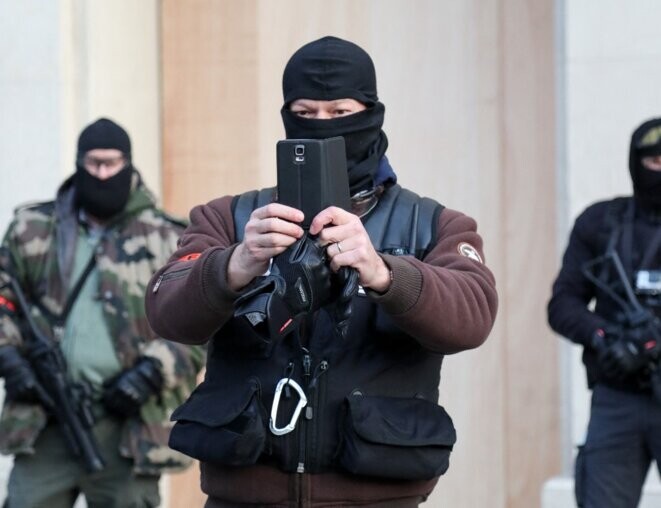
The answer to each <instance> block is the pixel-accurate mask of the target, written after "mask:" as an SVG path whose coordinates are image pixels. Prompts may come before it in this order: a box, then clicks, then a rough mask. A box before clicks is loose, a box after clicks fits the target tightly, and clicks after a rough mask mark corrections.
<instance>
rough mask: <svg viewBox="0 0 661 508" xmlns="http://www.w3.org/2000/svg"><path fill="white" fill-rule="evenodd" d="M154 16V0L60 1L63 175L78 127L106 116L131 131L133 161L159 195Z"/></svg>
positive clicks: (158, 77)
mask: <svg viewBox="0 0 661 508" xmlns="http://www.w3.org/2000/svg"><path fill="white" fill-rule="evenodd" d="M159 13H160V11H159V2H158V1H157V0H140V2H134V1H131V0H114V1H113V2H103V1H100V0H60V9H59V17H60V19H59V23H60V27H61V30H60V33H59V45H60V48H61V50H60V52H59V55H58V56H59V69H60V83H61V97H60V101H61V108H62V114H61V118H60V122H61V132H62V136H63V143H62V145H61V147H60V149H61V160H60V165H61V168H62V169H63V174H65V175H66V174H69V173H71V172H72V171H73V162H74V158H75V150H76V142H77V139H78V134H79V132H80V130H81V128H82V127H84V126H85V125H87V124H88V123H90V122H91V121H94V120H96V119H97V118H99V117H101V116H107V117H110V118H112V119H113V120H115V121H116V122H118V123H119V124H120V125H122V126H123V127H124V128H125V129H126V130H127V131H128V133H129V135H130V136H131V143H132V151H133V162H134V164H135V166H136V167H137V168H138V169H139V170H140V172H141V174H142V176H143V177H144V179H145V181H146V182H147V185H148V186H149V187H150V188H151V189H152V190H153V191H154V192H156V193H157V194H160V191H161V131H160V125H161V118H160V107H161V97H160V80H161V75H160V58H159V57H160V53H159V52H160V40H159V34H160V32H159V30H160V23H159V21H160V17H159Z"/></svg>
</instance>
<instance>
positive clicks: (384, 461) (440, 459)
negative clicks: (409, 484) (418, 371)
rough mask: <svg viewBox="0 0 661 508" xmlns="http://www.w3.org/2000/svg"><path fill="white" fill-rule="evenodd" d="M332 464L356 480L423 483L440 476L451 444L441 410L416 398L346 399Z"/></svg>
mask: <svg viewBox="0 0 661 508" xmlns="http://www.w3.org/2000/svg"><path fill="white" fill-rule="evenodd" d="M346 409H347V411H346V417H345V419H344V422H343V424H342V427H341V430H340V432H341V433H342V443H341V445H340V449H339V455H338V461H339V463H340V465H341V466H342V467H343V468H344V469H346V470H347V471H348V472H350V473H353V474H358V475H366V476H377V477H383V478H396V479H402V480H427V479H431V478H435V477H437V476H440V475H442V474H443V473H445V472H446V471H447V469H448V466H449V460H450V452H451V451H452V446H453V445H454V443H455V441H456V433H455V429H454V426H453V424H452V419H451V418H450V416H449V415H448V414H447V413H446V412H445V410H444V409H443V408H442V407H441V406H439V405H438V404H435V403H433V402H430V401H428V400H424V399H417V398H394V397H373V396H366V395H360V394H353V395H350V396H349V397H347V398H346Z"/></svg>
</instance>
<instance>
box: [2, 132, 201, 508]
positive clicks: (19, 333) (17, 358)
mask: <svg viewBox="0 0 661 508" xmlns="http://www.w3.org/2000/svg"><path fill="white" fill-rule="evenodd" d="M183 227H184V224H182V223H180V222H178V221H176V220H174V219H172V218H170V217H168V216H167V215H166V214H164V213H163V212H162V211H161V210H159V209H157V208H156V205H155V202H154V198H153V197H152V195H151V194H150V192H149V191H148V189H147V188H146V187H145V186H144V184H143V183H142V181H141V178H140V175H139V173H138V172H137V171H136V170H135V169H134V168H133V166H132V164H131V148H130V140H129V137H128V134H127V133H126V131H124V129H122V128H121V127H120V126H119V125H117V124H115V123H114V122H112V121H111V120H107V119H100V120H98V121H97V122H95V123H93V124H91V125H89V126H88V127H87V128H86V129H84V130H83V132H82V133H81V135H80V138H79V141H78V159H77V169H76V173H75V174H74V175H73V176H72V177H71V178H69V179H68V180H67V181H65V182H64V184H63V185H62V187H61V188H60V189H59V191H58V194H57V197H56V199H55V201H51V202H46V203H39V204H34V205H28V206H24V207H20V208H18V209H17V211H16V214H15V217H14V219H13V221H12V223H11V224H10V226H9V229H8V231H7V233H6V234H5V237H4V241H3V247H5V249H6V250H5V252H6V253H7V256H6V257H8V258H9V259H10V260H11V264H12V265H13V268H12V271H13V276H14V277H15V278H16V280H17V282H18V283H19V284H20V286H21V287H22V289H23V292H24V293H25V294H26V295H27V296H28V298H29V299H30V301H31V304H32V309H31V314H32V315H33V317H34V318H35V322H36V323H37V324H38V326H39V328H40V329H41V331H42V332H43V333H44V334H46V335H47V336H48V337H49V339H50V340H53V341H55V343H56V344H57V345H58V347H60V349H61V351H62V354H63V356H64V358H65V360H66V363H67V373H68V377H69V378H70V379H71V381H75V382H80V383H84V384H86V385H87V386H88V387H89V388H90V392H91V399H92V409H93V413H94V414H95V416H96V423H95V425H94V428H93V434H94V436H95V437H96V440H97V442H98V444H99V449H100V452H101V455H102V456H103V460H104V463H105V467H104V469H103V470H102V471H100V472H96V473H93V474H91V473H89V472H88V471H86V469H85V467H84V464H83V463H82V462H81V461H80V460H77V459H76V458H75V457H74V456H73V455H72V454H71V452H70V451H69V450H68V449H66V446H65V444H64V440H63V439H62V435H61V433H60V430H59V429H58V428H57V423H56V422H54V421H53V419H52V418H49V414H47V411H45V410H44V408H43V406H42V405H41V404H39V401H38V396H37V394H36V391H35V388H36V385H37V383H38V381H37V379H38V376H36V375H35V372H34V370H33V368H32V366H31V365H30V363H29V362H28V360H27V357H26V345H27V344H28V343H29V337H27V336H26V331H25V330H26V328H25V326H23V324H22V323H23V319H22V316H21V315H20V308H19V306H18V305H17V301H16V295H15V294H14V293H13V292H12V291H11V289H10V287H9V285H8V284H7V281H8V280H9V279H8V277H9V276H8V274H7V273H4V272H0V278H2V279H4V280H3V282H4V284H2V285H1V286H0V287H1V289H0V376H2V377H4V378H5V388H6V392H7V394H6V400H5V404H4V408H3V411H2V417H1V418H0V452H2V453H5V454H13V455H15V456H16V457H15V462H14V468H13V470H12V473H11V477H10V481H9V489H8V491H9V506H11V507H12V508H18V507H21V506H25V507H28V506H29V507H32V506H37V505H38V506H42V505H43V506H46V505H47V506H49V507H50V508H56V507H58V508H59V507H60V506H63V507H65V506H72V505H73V503H74V501H75V499H76V497H77V495H78V493H80V492H82V493H83V494H84V495H85V497H86V499H87V503H88V506H91V507H93V506H136V507H138V506H140V507H141V506H157V505H158V504H159V502H160V500H159V495H158V477H159V475H160V473H161V472H163V471H165V470H177V469H181V468H183V467H185V466H187V465H188V463H189V461H188V459H187V458H186V457H184V456H183V455H181V454H179V453H177V452H174V451H173V450H171V449H169V448H168V446H167V438H168V435H169V430H170V424H169V417H170V414H171V412H172V410H173V409H174V408H175V407H176V406H178V405H179V404H180V403H181V402H183V401H184V400H185V399H186V398H187V396H188V395H189V393H190V391H191V390H192V388H193V387H194V386H195V380H196V374H197V372H198V371H199V369H200V368H201V365H202V363H203V358H202V356H203V355H202V353H201V351H200V350H198V349H192V348H189V347H186V346H181V345H178V344H175V343H173V342H169V341H163V340H162V339H160V338H158V337H156V336H155V334H154V332H153V331H152V330H151V328H150V326H149V324H148V322H147V320H146V318H145V311H144V303H143V299H144V293H145V288H146V286H147V283H148V282H149V279H150V277H151V275H152V274H153V272H154V271H155V270H156V269H157V268H158V267H160V266H161V265H162V264H163V263H164V262H166V261H167V259H168V258H169V257H170V255H171V254H172V253H173V252H174V250H175V249H176V245H177V239H178V237H179V234H180V233H181V231H182V230H183ZM81 280H82V283H80V284H79V282H78V281H81ZM77 285H79V286H80V288H77V287H76V286H77Z"/></svg>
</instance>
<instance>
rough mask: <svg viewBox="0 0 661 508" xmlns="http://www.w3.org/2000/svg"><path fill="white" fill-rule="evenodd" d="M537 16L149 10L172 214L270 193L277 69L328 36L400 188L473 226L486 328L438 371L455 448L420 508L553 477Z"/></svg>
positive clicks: (548, 34) (445, 9)
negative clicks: (373, 121) (383, 136)
mask: <svg viewBox="0 0 661 508" xmlns="http://www.w3.org/2000/svg"><path fill="white" fill-rule="evenodd" d="M331 6H332V7H331ZM552 9H553V2H552V1H551V0H539V1H535V2H526V1H524V0H479V1H478V0H471V1H459V0H452V1H450V0H448V1H444V2H438V1H416V2H408V1H403V0H402V1H400V0H388V1H384V0H380V1H376V0H374V1H366V0H365V1H360V2H356V1H348V0H344V1H335V2H333V3H332V4H330V3H328V2H323V1H303V0H300V1H297V0H290V1H286V2H285V1H281V2H268V1H256V0H251V1H243V2H229V1H228V2H218V1H213V0H198V1H196V2H188V3H184V2H178V1H176V0H164V1H163V3H162V14H163V18H162V19H163V29H162V44H163V53H162V54H163V85H162V86H163V97H164V103H163V139H164V152H163V153H164V157H163V163H164V171H165V172H164V190H165V199H166V204H167V205H169V206H170V207H172V208H173V209H174V210H176V211H177V212H179V213H182V212H185V211H187V210H188V209H189V208H190V207H191V206H193V205H194V204H197V203H200V202H204V201H207V200H209V199H212V198H214V197H217V196H220V195H223V194H227V193H235V192H240V191H243V190H247V189H250V188H254V187H261V186H267V185H271V184H273V183H274V181H275V156H274V155H275V148H274V147H275V143H276V141H277V140H278V139H281V138H282V137H283V136H284V134H283V130H282V127H281V123H280V117H279V109H280V105H281V92H280V79H281V73H282V68H283V66H284V64H285V62H286V60H287V58H288V57H289V56H290V55H291V53H292V52H293V51H294V50H295V49H296V48H298V47H299V46H301V45H302V44H303V43H305V42H308V41H309V40H312V39H313V38H316V37H320V36H323V35H327V34H334V35H337V36H340V37H346V38H348V39H351V40H353V41H355V42H357V43H358V44H360V45H362V46H363V47H364V48H365V49H366V50H367V51H368V52H369V53H370V54H371V55H372V57H373V59H374V61H375V64H376V68H377V75H378V79H379V95H380V98H381V100H382V101H383V102H384V103H385V104H386V107H387V112H386V123H385V130H386V132H387V134H388V136H389V139H390V148H389V150H388V155H389V157H390V159H391V162H392V163H393V166H394V167H395V169H396V171H397V172H398V175H399V178H400V182H401V183H403V184H404V185H406V186H407V187H410V188H412V189H413V190H416V191H418V192H420V193H423V194H426V195H429V196H431V197H434V198H436V199H438V200H439V201H441V202H442V203H444V204H446V205H447V206H449V207H452V208H458V209H460V210H462V211H464V212H466V213H468V214H469V215H472V216H474V217H475V218H476V219H477V221H478V223H479V230H480V232H481V233H482V235H483V237H484V240H485V246H486V247H485V251H486V256H487V260H488V263H489V265H490V266H491V267H492V269H493V270H494V272H495V274H496V276H497V279H498V287H499V290H500V296H501V306H500V313H499V317H498V321H497V324H496V327H495V329H494V332H493V333H492V336H491V338H490V339H489V341H488V342H487V344H486V345H485V346H484V347H482V348H480V349H479V350H477V351H474V352H468V353H463V354H460V355H456V356H453V357H449V358H447V360H446V363H445V366H444V369H443V381H442V383H441V399H442V403H443V404H444V405H445V407H446V408H447V409H448V411H449V412H450V413H451V414H452V415H453V418H454V421H455V425H456V427H457V429H458V435H459V441H458V443H457V446H456V448H455V451H454V452H453V457H452V466H451V469H450V471H449V473H448V474H447V475H446V476H445V477H443V478H442V479H441V481H440V483H439V486H438V487H437V489H436V491H435V493H434V495H433V496H432V500H431V501H430V503H429V505H430V506H456V507H469V506H470V507H472V506H488V507H490V508H491V507H493V508H505V507H507V508H518V507H521V508H524V507H525V508H530V507H534V506H538V504H539V493H540V489H541V485H542V482H543V480H544V479H546V478H547V477H549V476H551V475H553V474H555V473H557V472H559V468H560V449H559V444H560V440H559V425H558V409H557V405H558V400H557V386H556V384H557V366H556V365H557V363H556V346H557V343H556V341H555V340H554V339H553V338H552V337H551V335H550V333H549V332H548V331H547V327H546V325H545V315H544V303H545V301H546V299H547V297H548V291H549V285H550V282H551V278H552V276H553V271H554V270H555V267H556V262H557V260H556V259H555V258H556V255H555V254H556V253H555V249H554V246H555V243H554V232H555V225H554V212H553V210H554V206H555V191H554V189H555V176H554V170H555V166H554V164H555V162H554V127H555V126H554V75H553V68H554V53H553V51H554V41H553V10H552ZM175 481H184V480H183V479H181V478H178V479H176V480H175ZM188 481H190V482H191V483H190V484H189V485H195V486H196V485H197V484H196V480H194V479H193V480H188ZM173 491H175V492H182V493H183V489H180V488H177V487H173ZM177 502H181V503H184V504H181V506H185V501H177ZM173 506H177V504H176V503H175V501H174V498H173Z"/></svg>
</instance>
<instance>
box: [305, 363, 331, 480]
mask: <svg viewBox="0 0 661 508" xmlns="http://www.w3.org/2000/svg"><path fill="white" fill-rule="evenodd" d="M327 370H328V362H327V361H326V360H322V361H321V362H319V363H318V364H317V366H316V367H315V368H314V372H313V373H312V379H311V381H310V384H309V385H308V398H309V403H308V406H307V407H306V408H305V420H306V421H308V422H310V425H311V426H312V427H311V431H310V432H308V435H307V438H308V442H307V443H306V449H308V450H312V452H313V453H312V455H311V456H310V461H309V463H310V465H311V466H312V467H313V466H314V465H315V464H316V462H315V460H314V459H315V454H314V452H315V451H318V450H319V449H320V448H321V447H320V446H319V443H316V444H315V443H313V440H315V438H319V437H320V436H323V431H322V429H320V426H321V425H322V421H321V420H319V419H317V420H316V423H315V422H313V421H312V420H313V419H314V418H315V416H316V415H317V414H318V411H319V407H320V403H321V391H320V386H321V385H320V382H319V378H321V376H322V375H324V374H325V373H326V371H327Z"/></svg>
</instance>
